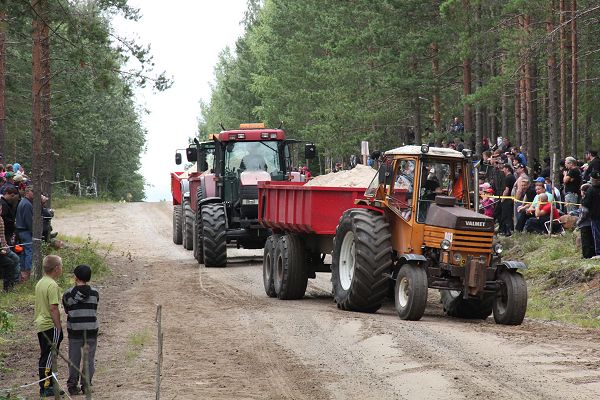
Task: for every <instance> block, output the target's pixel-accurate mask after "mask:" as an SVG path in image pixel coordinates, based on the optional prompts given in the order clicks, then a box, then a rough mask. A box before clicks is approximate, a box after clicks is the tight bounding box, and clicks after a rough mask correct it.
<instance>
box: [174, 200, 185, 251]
mask: <svg viewBox="0 0 600 400" xmlns="http://www.w3.org/2000/svg"><path fill="white" fill-rule="evenodd" d="M181 214H182V212H181V204H176V205H174V206H173V243H175V244H181V243H182V241H183V235H182V233H181V229H182V227H181V219H182V216H181Z"/></svg>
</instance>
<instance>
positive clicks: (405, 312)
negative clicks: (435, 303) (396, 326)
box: [394, 264, 427, 321]
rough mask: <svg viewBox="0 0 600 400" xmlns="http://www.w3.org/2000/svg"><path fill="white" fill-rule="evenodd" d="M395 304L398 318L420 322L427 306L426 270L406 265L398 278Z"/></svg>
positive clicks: (401, 269) (402, 267) (399, 272)
mask: <svg viewBox="0 0 600 400" xmlns="http://www.w3.org/2000/svg"><path fill="white" fill-rule="evenodd" d="M394 299H395V304H396V311H397V312H398V316H399V317H400V318H401V319H404V320H409V321H418V320H420V319H421V317H423V314H424V313H425V306H426V305H427V272H426V271H425V268H423V267H421V266H418V265H413V264H404V265H403V266H401V267H400V270H399V271H398V276H397V277H396V290H395V296H394Z"/></svg>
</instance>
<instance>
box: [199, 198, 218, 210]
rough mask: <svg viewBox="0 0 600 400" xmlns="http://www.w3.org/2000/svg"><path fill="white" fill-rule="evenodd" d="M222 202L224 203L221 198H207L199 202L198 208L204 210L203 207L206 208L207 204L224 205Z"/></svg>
mask: <svg viewBox="0 0 600 400" xmlns="http://www.w3.org/2000/svg"><path fill="white" fill-rule="evenodd" d="M222 202H223V200H221V198H220V197H205V198H203V199H202V200H200V201H199V202H198V207H199V208H202V206H205V205H207V204H213V203H222Z"/></svg>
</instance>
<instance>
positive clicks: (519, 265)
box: [498, 261, 527, 269]
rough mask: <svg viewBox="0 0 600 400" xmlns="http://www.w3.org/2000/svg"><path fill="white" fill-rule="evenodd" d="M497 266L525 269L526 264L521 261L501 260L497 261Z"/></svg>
mask: <svg viewBox="0 0 600 400" xmlns="http://www.w3.org/2000/svg"><path fill="white" fill-rule="evenodd" d="M498 268H506V269H527V265H525V263H524V262H521V261H501V262H499V263H498Z"/></svg>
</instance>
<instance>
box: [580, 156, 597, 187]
mask: <svg viewBox="0 0 600 400" xmlns="http://www.w3.org/2000/svg"><path fill="white" fill-rule="evenodd" d="M585 160H586V161H587V168H586V169H585V172H584V173H583V181H584V182H587V181H589V180H590V175H591V174H592V172H594V171H599V172H600V158H598V152H597V151H596V150H588V151H586V152H585Z"/></svg>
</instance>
